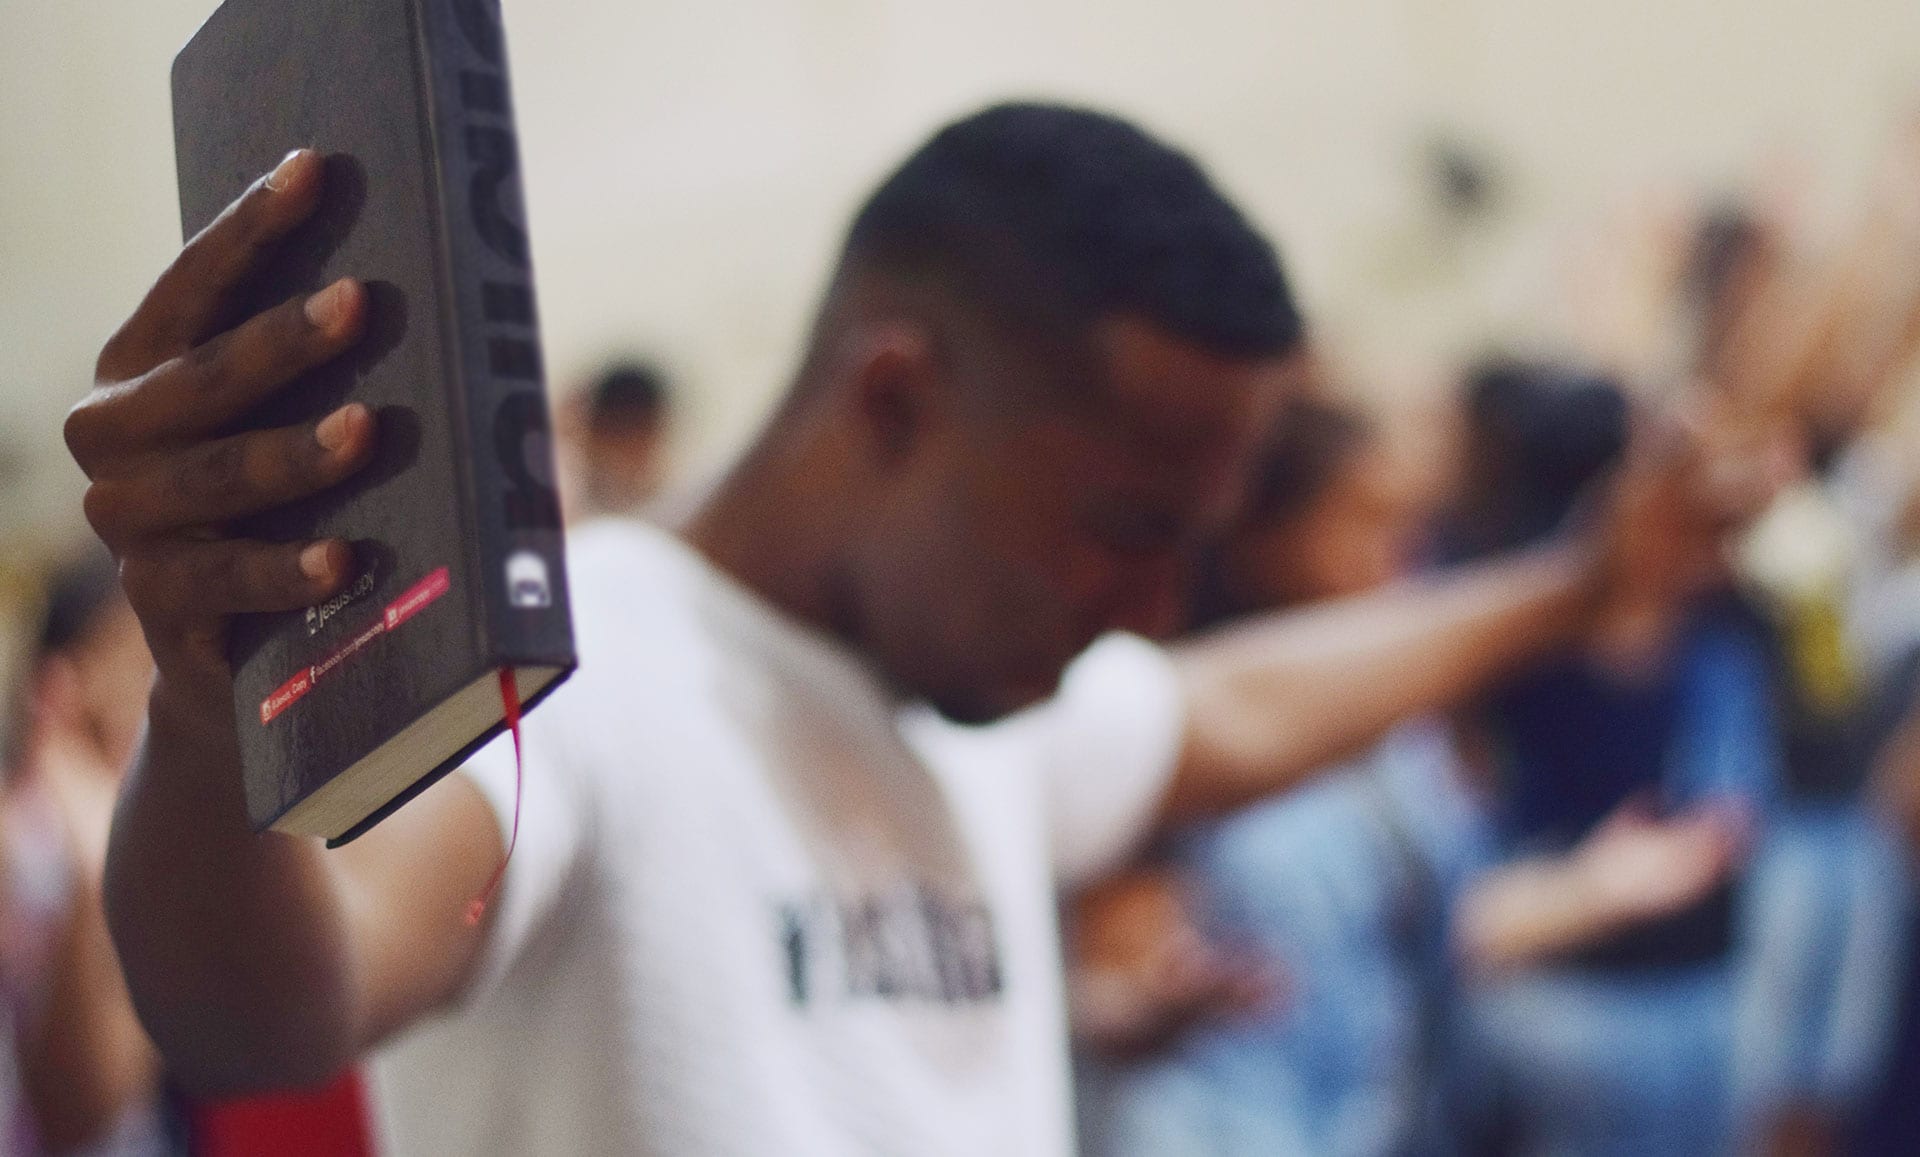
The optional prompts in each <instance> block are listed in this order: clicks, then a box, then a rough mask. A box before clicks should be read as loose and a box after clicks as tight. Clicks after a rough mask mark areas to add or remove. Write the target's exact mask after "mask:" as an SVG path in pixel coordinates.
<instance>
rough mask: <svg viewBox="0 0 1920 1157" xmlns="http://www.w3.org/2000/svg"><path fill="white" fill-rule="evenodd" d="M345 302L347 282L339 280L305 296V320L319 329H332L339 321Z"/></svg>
mask: <svg viewBox="0 0 1920 1157" xmlns="http://www.w3.org/2000/svg"><path fill="white" fill-rule="evenodd" d="M346 302H347V283H346V281H345V280H344V279H343V280H340V281H336V282H334V283H333V284H332V285H329V286H327V287H326V288H325V289H323V290H321V291H320V292H319V293H316V294H314V295H313V296H312V297H309V298H307V304H306V314H307V320H308V321H310V322H312V323H313V324H314V325H316V326H319V327H320V328H321V329H332V328H333V327H334V326H335V325H337V324H338V323H339V321H340V315H341V314H342V313H343V312H344V311H345V306H346Z"/></svg>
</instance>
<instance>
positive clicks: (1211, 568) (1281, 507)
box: [1188, 397, 1376, 630]
mask: <svg viewBox="0 0 1920 1157" xmlns="http://www.w3.org/2000/svg"><path fill="white" fill-rule="evenodd" d="M1375 434H1376V431H1375V429H1374V425H1373V423H1372V422H1371V421H1370V420H1368V419H1367V418H1366V417H1365V416H1364V415H1363V414H1361V413H1360V412H1359V411H1357V410H1355V409H1352V408H1350V407H1347V406H1342V405H1339V404H1337V403H1334V402H1329V401H1325V400H1323V399H1320V398H1314V397H1295V398H1291V399H1289V400H1288V402H1287V404H1286V406H1285V407H1284V408H1283V409H1282V411H1281V413H1280V416H1279V418H1278V419H1277V420H1276V421H1275V423H1274V426H1273V429H1272V431H1271V433H1269V434H1268V436H1267V439H1266V442H1265V443H1264V444H1263V445H1262V446H1261V448H1260V451H1259V456H1258V458H1257V459H1256V462H1255V465H1254V468H1253V473H1252V476H1251V480H1250V482H1249V484H1248V493H1247V501H1246V507H1245V510H1244V512H1243V514H1242V515H1241V518H1240V522H1239V526H1238V528H1237V529H1238V531H1240V532H1244V531H1245V530H1247V529H1249V528H1259V527H1273V526H1278V525H1281V524H1284V523H1288V522H1291V521H1293V520H1295V519H1297V518H1299V517H1301V516H1302V515H1303V514H1305V513H1306V512H1307V511H1308V510H1309V509H1311V508H1312V506H1313V505H1314V503H1315V502H1317V501H1318V500H1319V499H1320V497H1321V496H1322V495H1323V494H1324V493H1325V492H1326V490H1327V488H1328V487H1329V486H1331V485H1332V484H1333V483H1334V481H1335V479H1336V478H1337V477H1338V476H1339V472H1340V469H1341V467H1342V466H1343V465H1344V464H1345V463H1346V462H1347V461H1348V460H1349V458H1350V457H1351V456H1352V455H1354V454H1356V453H1358V452H1360V451H1361V450H1362V449H1363V448H1365V447H1366V446H1367V445H1368V444H1369V442H1370V441H1371V440H1372V439H1373V438H1374V436H1375ZM1228 548H1229V543H1227V542H1221V543H1216V544H1214V545H1213V546H1211V547H1209V548H1208V549H1207V550H1205V551H1204V552H1202V554H1201V556H1200V559H1199V561H1198V562H1197V564H1196V567H1195V573H1194V578H1193V588H1192V597H1191V608H1190V611H1189V615H1188V626H1189V629H1191V630H1205V629H1206V628H1208V627H1214V626H1218V625H1220V624H1221V623H1224V622H1227V621H1230V620H1232V619H1236V618H1240V617H1242V616H1245V615H1248V614H1252V613H1255V612H1258V611H1263V610H1269V609H1273V608H1270V607H1268V606H1265V605H1262V604H1263V601H1264V600H1261V599H1258V598H1256V597H1254V596H1253V595H1252V594H1251V593H1250V592H1248V591H1246V590H1244V589H1242V586H1241V584H1239V583H1238V582H1236V578H1235V575H1234V573H1233V568H1232V566H1231V565H1230V562H1229V559H1228V558H1227V552H1228Z"/></svg>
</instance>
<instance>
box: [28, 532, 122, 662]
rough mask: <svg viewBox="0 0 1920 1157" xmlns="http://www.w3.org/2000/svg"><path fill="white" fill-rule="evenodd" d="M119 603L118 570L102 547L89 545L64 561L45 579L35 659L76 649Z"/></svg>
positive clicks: (93, 544)
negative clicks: (44, 595) (44, 592)
mask: <svg viewBox="0 0 1920 1157" xmlns="http://www.w3.org/2000/svg"><path fill="white" fill-rule="evenodd" d="M119 599H120V572H119V567H117V566H116V565H115V564H114V561H113V556H112V555H110V554H108V553H107V549H106V548H105V547H104V546H101V545H99V544H98V543H89V544H87V545H86V546H85V547H83V548H81V549H80V550H79V551H78V552H76V553H75V554H74V555H72V556H71V557H69V558H67V559H64V560H63V561H62V562H61V563H60V564H59V565H58V566H57V567H55V568H54V570H53V572H52V573H51V574H49V575H48V576H47V585H46V603H45V608H44V610H43V611H42V613H41V616H40V630H39V637H38V638H37V640H36V650H37V652H38V657H40V658H47V657H49V656H53V655H60V654H65V653H67V652H70V651H73V650H74V649H76V648H78V647H79V646H80V645H81V644H82V643H84V642H85V641H86V639H87V637H88V636H89V635H90V634H91V633H92V631H93V628H94V627H95V626H96V625H97V624H98V623H99V621H100V618H101V616H102V615H103V614H105V613H106V611H107V610H109V609H110V608H111V607H112V606H113V605H114V604H115V603H116V602H118V601H119Z"/></svg>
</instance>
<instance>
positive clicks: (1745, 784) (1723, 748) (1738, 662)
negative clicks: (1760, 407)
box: [1452, 366, 1900, 1154]
mask: <svg viewBox="0 0 1920 1157" xmlns="http://www.w3.org/2000/svg"><path fill="white" fill-rule="evenodd" d="M1468 408H1469V412H1470V414H1471V426H1472V429H1473V430H1474V435H1473V436H1472V438H1471V439H1470V443H1469V453H1468V455H1467V456H1466V460H1467V461H1468V462H1469V463H1470V464H1471V466H1470V469H1469V482H1468V485H1467V487H1466V497H1465V502H1464V509H1463V511H1462V513H1461V515H1460V516H1459V518H1458V525H1457V526H1456V527H1455V528H1454V529H1453V534H1452V538H1453V542H1454V546H1453V549H1454V550H1455V552H1457V553H1460V554H1461V555H1462V556H1463V557H1474V556H1476V555H1477V554H1478V553H1480V552H1483V551H1487V550H1493V551H1503V550H1510V549H1513V548H1514V547H1515V546H1516V545H1519V544H1521V543H1524V542H1526V541H1529V540H1531V539H1532V538H1533V537H1535V536H1537V535H1540V534H1544V533H1548V532H1550V531H1551V530H1552V528H1553V527H1555V526H1557V525H1558V524H1559V522H1560V521H1561V520H1562V519H1563V518H1565V517H1566V516H1567V514H1568V512H1569V511H1570V510H1571V509H1572V508H1573V506H1574V503H1575V501H1576V500H1577V498H1578V497H1579V495H1580V494H1581V493H1582V491H1583V489H1584V487H1585V486H1586V485H1587V484H1588V482H1589V480H1590V479H1591V478H1592V477H1594V476H1596V475H1597V474H1598V473H1599V472H1600V471H1602V470H1604V469H1606V468H1607V467H1608V464H1609V463H1610V462H1613V461H1616V460H1617V459H1618V456H1619V454H1620V453H1621V452H1622V449H1623V448H1624V446H1625V444H1626V441H1627V406H1626V402H1625V399H1624V395H1623V394H1622V393H1621V391H1620V389H1619V387H1618V386H1616V385H1614V384H1612V383H1610V382H1608V381H1606V380H1605V379H1602V378H1595V377H1591V376H1582V375H1579V374H1569V373H1567V372H1565V371H1559V370H1555V369H1552V368H1549V367H1526V366H1509V367H1503V368H1496V369H1494V370H1491V371H1489V372H1486V373H1483V374H1481V375H1480V376H1479V378H1478V380H1477V382H1476V383H1475V384H1474V387H1473V389H1472V391H1471V394H1470V398H1469V403H1468ZM1620 611H1621V613H1620V614H1619V615H1617V616H1616V617H1615V618H1614V619H1613V620H1612V621H1611V622H1609V623H1607V624H1605V625H1604V627H1603V629H1602V630H1601V631H1599V632H1597V633H1596V635H1595V637H1594V638H1593V640H1592V642H1591V644H1590V645H1589V646H1588V647H1586V648H1585V649H1583V651H1581V652H1579V653H1576V654H1574V655H1571V656H1568V657H1567V658H1566V659H1564V660H1558V661H1554V662H1551V663H1549V664H1547V665H1545V666H1543V667H1542V668H1541V669H1539V670H1537V671H1535V672H1531V673H1529V674H1527V675H1525V676H1523V677H1521V678H1519V679H1517V680H1514V681H1512V682H1510V683H1508V684H1507V685H1505V686H1502V687H1500V688H1497V689H1496V690H1495V691H1493V692H1492V693H1491V694H1489V695H1488V696H1487V697H1486V698H1485V700H1484V701H1483V702H1482V703H1481V704H1480V705H1479V706H1478V707H1477V708H1476V709H1475V710H1474V711H1473V712H1472V713H1471V715H1470V716H1469V717H1467V718H1466V719H1464V720H1463V722H1462V726H1463V728H1464V730H1463V732H1462V737H1463V739H1462V742H1463V750H1464V752H1465V753H1466V756H1467V766H1468V768H1469V773H1470V774H1471V775H1472V776H1473V777H1474V778H1476V779H1477V780H1478V781H1479V782H1480V783H1482V784H1483V785H1484V789H1485V791H1486V793H1487V795H1488V797H1489V799H1490V808H1491V810H1490V819H1491V823H1492V833H1493V842H1494V849H1495V858H1496V860H1505V861H1509V862H1510V864H1511V866H1510V867H1508V868H1507V869H1506V870H1505V871H1503V872H1496V873H1493V874H1490V875H1488V876H1486V877H1485V878H1484V879H1483V880H1481V881H1480V882H1477V883H1476V884H1475V885H1473V886H1472V887H1470V888H1469V889H1468V891H1467V892H1466V894H1465V895H1464V896H1463V898H1462V899H1461V901H1460V911H1459V913H1458V915H1457V917H1456V919H1455V921H1454V925H1455V926H1454V930H1453V937H1454V941H1455V948H1456V952H1457V953H1458V954H1459V956H1460V957H1461V959H1462V962H1463V965H1464V966H1465V968H1466V969H1467V972H1468V976H1467V983H1466V985H1465V987H1464V989H1463V993H1464V1005H1463V1009H1462V1016H1461V1021H1462V1025H1463V1027H1462V1029H1461V1036H1462V1041H1461V1044H1460V1048H1461V1050H1462V1053H1461V1055H1462V1056H1463V1057H1465V1058H1466V1061H1465V1064H1464V1065H1463V1071H1464V1073H1465V1074H1466V1079H1465V1080H1464V1081H1463V1083H1462V1092H1463V1097H1464V1099H1465V1100H1466V1101H1468V1102H1472V1101H1474V1100H1475V1099H1479V1101H1480V1105H1479V1107H1480V1109H1483V1110H1485V1111H1486V1112H1487V1113H1488V1114H1489V1117H1488V1118H1487V1119H1486V1120H1484V1121H1483V1122H1482V1123H1483V1125H1490V1127H1491V1129H1492V1135H1493V1136H1495V1137H1498V1138H1499V1139H1500V1142H1501V1144H1502V1145H1504V1146H1507V1147H1517V1149H1518V1150H1519V1151H1521V1152H1542V1153H1551V1152H1579V1153H1595V1154H1599V1153H1623V1154H1624V1153H1647V1152H1719V1151H1728V1150H1730V1149H1733V1148H1735V1147H1740V1146H1745V1145H1749V1144H1753V1143H1755V1141H1756V1139H1758V1138H1762V1137H1764V1136H1766V1135H1768V1134H1770V1133H1774V1132H1776V1131H1777V1130H1779V1129H1782V1128H1785V1127H1786V1126H1785V1125H1783V1124H1781V1123H1780V1122H1782V1121H1784V1120H1786V1119H1788V1118H1793V1117H1797V1116H1800V1115H1803V1114H1806V1113H1808V1112H1811V1111H1813V1110H1812V1109H1810V1107H1811V1106H1818V1107H1819V1109H1818V1111H1819V1112H1820V1113H1822V1114H1828V1113H1840V1112H1845V1111H1846V1110H1847V1109H1848V1108H1850V1107H1852V1106H1856V1105H1857V1104H1858V1103H1859V1101H1860V1099H1861V1098H1862V1096H1864V1093H1865V1090H1866V1087H1867V1085H1868V1083H1869V1082H1870V1080H1871V1078H1872V1074H1873V1072H1874V1070H1875V1066H1876V1065H1877V1064H1878V1062H1879V1059H1880V1052H1879V1044H1880V1042H1881V1040H1882V1039H1883V1031H1882V1029H1881V1028H1880V1026H1878V1025H1877V1024H1876V1023H1875V1022H1876V1019H1877V1018H1878V1017H1880V1016H1882V1015H1883V1014H1884V1013H1885V1011H1886V1009H1887V1006H1888V1000H1889V994H1890V989H1889V986H1888V984H1887V982H1886V979H1885V973H1886V972H1887V970H1888V968H1889V965H1890V964H1891V963H1892V962H1893V961H1894V960H1895V959H1897V956H1896V950H1895V945H1894V938H1893V922H1894V920H1895V919H1896V913H1897V912H1898V911H1899V910H1900V906H1899V904H1898V903H1897V901H1894V900H1892V898H1891V897H1890V896H1889V894H1888V892H1887V888H1888V887H1889V884H1890V882H1897V877H1898V870H1897V863H1898V861H1897V859H1896V858H1895V856H1894V854H1893V850H1892V848H1891V845H1890V844H1889V842H1888V841H1887V840H1886V839H1885V838H1884V830H1883V829H1882V827H1881V826H1880V825H1879V824H1878V823H1877V822H1876V821H1875V820H1874V819H1873V817H1872V816H1870V815H1868V814H1867V813H1865V812H1864V811H1862V810H1860V809H1858V808H1854V807H1846V808H1841V809H1838V810H1829V809H1825V808H1809V807H1803V806H1797V805H1796V804H1794V802H1793V801H1791V800H1783V798H1782V796H1783V789H1782V779H1783V775H1784V773H1783V766H1782V756H1781V752H1780V746H1779V731H1778V723H1777V721H1776V713H1775V707H1774V699H1773V697H1772V694H1771V686H1770V683H1769V678H1768V660H1767V653H1766V648H1765V635H1766V632H1765V629H1764V627H1763V626H1762V625H1761V624H1760V623H1759V622H1758V621H1757V620H1756V618H1755V617H1754V616H1753V615H1752V614H1751V613H1750V612H1748V611H1746V610H1745V609H1744V608H1743V607H1742V606H1740V605H1739V604H1738V603H1737V602H1736V601H1734V600H1730V599H1723V600H1720V601H1718V602H1710V603H1708V604H1706V605H1704V606H1701V607H1698V608H1695V609H1687V608H1683V607H1680V606H1677V605H1673V604H1670V603H1669V604H1654V605H1647V606H1641V607H1627V606H1623V607H1621V608H1620ZM1663 819H1664V821H1665V823H1666V832H1667V837H1668V838H1666V839H1665V840H1659V841H1655V840H1650V839H1649V838H1648V837H1649V836H1650V835H1651V834H1653V833H1655V832H1657V831H1658V830H1659V828H1658V827H1657V826H1656V825H1658V824H1659V823H1661V821H1662V820H1663ZM1583 844H1584V847H1583ZM1570 849H1572V850H1574V853H1573V854H1571V855H1569V850H1570ZM1603 857H1604V858H1603ZM1476 1066H1484V1067H1479V1068H1476ZM1468 1111H1469V1113H1470V1114H1471V1112H1472V1111H1473V1110H1472V1109H1469V1110H1468Z"/></svg>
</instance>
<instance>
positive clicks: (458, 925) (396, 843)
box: [328, 774, 506, 1049]
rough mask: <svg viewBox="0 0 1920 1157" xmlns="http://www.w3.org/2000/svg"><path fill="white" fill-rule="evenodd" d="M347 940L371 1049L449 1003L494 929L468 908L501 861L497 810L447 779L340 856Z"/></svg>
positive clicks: (459, 781) (464, 783)
mask: <svg viewBox="0 0 1920 1157" xmlns="http://www.w3.org/2000/svg"><path fill="white" fill-rule="evenodd" d="M328 854H329V855H330V856H332V857H335V858H336V860H337V868H338V878H339V879H340V881H341V900H342V908H343V915H344V917H345V920H346V922H347V923H348V926H349V936H348V939H349V940H350V942H351V943H352V944H354V945H355V946H356V948H357V951H356V953H355V955H356V960H355V961H354V964H355V969H354V971H355V973H356V984H355V988H356V990H357V993H358V995H359V998H360V999H359V1014H360V1016H359V1020H360V1023H359V1025H358V1026H357V1032H356V1033H355V1035H356V1036H357V1037H358V1038H359V1042H360V1047H361V1048H362V1049H364V1048H368V1047H371V1046H372V1045H374V1044H376V1043H378V1042H379V1041H380V1040H382V1039H384V1038H385V1037H387V1036H389V1035H390V1034H392V1033H394V1032H396V1031H398V1030H399V1029H401V1028H404V1027H405V1026H406V1025H408V1024H409V1023H411V1022H413V1021H415V1020H417V1019H419V1018H420V1017H422V1016H424V1015H426V1014H428V1013H430V1012H432V1011H434V1010H435V1009H437V1008H439V1007H441V1006H443V1005H445V1004H448V1003H450V1002H451V1001H452V1000H453V999H454V998H455V997H456V996H457V995H458V994H459V993H460V991H461V990H462V988H463V987H464V986H465V984H466V983H467V980H468V978H469V977H470V976H471V975H472V973H473V971H474V968H475V966H476V965H477V963H478V961H479V959H480V955H481V950H482V947H483V945H484V942H485V940H484V938H485V937H486V936H487V935H488V934H489V932H490V930H491V926H492V925H493V923H494V913H492V912H489V913H487V914H486V916H484V917H483V918H482V919H481V921H480V922H479V923H478V924H477V925H473V924H469V923H468V922H467V919H466V913H467V909H468V907H469V905H470V904H471V903H472V901H473V900H474V898H475V897H477V896H478V895H479V894H480V892H481V890H482V889H483V888H485V887H486V885H487V881H488V879H489V878H490V877H491V876H492V874H493V872H494V870H495V868H496V867H498V866H499V864H500V860H501V857H502V856H504V855H505V854H506V842H505V841H504V840H503V839H502V838H501V836H500V827H499V824H498V823H497V822H496V821H495V818H494V811H493V806H492V805H491V804H490V803H489V802H488V800H487V797H486V796H485V795H484V794H483V793H482V792H481V790H480V789H479V787H478V786H476V785H475V784H474V782H473V781H472V780H470V779H469V778H468V777H467V776H465V775H458V774H456V775H450V776H448V777H446V779H444V780H442V781H441V782H440V783H438V784H435V785H434V786H433V787H432V788H431V789H429V790H427V791H425V792H423V793H421V795H420V796H419V798H417V799H415V800H413V801H412V802H411V803H409V804H407V806H405V807H403V808H401V809H399V810H398V811H397V812H395V813H394V814H393V815H392V816H390V817H388V818H387V819H386V820H384V821H382V822H381V823H380V824H379V826H377V827H375V828H374V829H373V830H372V831H370V832H368V833H367V834H366V835H364V836H362V837H361V838H360V839H358V840H355V841H354V842H353V843H351V844H349V845H347V846H346V847H344V848H342V849H340V850H339V851H337V852H332V853H328Z"/></svg>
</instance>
